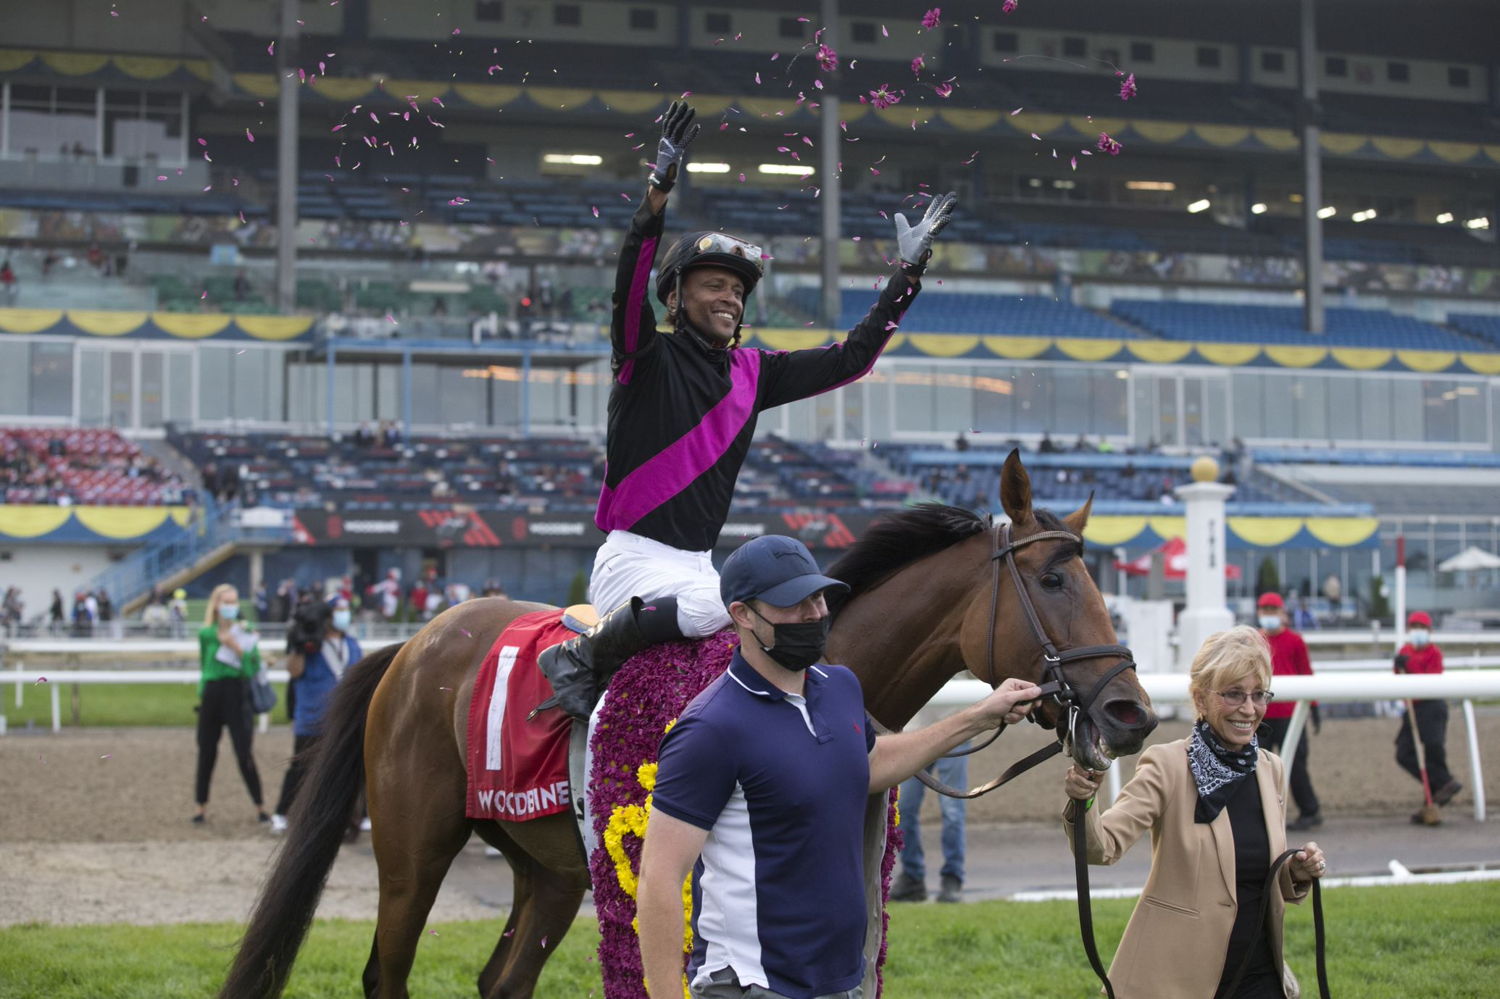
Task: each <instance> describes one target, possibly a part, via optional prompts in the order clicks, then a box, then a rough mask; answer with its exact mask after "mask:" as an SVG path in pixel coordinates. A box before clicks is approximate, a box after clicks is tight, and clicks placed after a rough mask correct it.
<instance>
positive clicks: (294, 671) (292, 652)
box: [271, 594, 362, 835]
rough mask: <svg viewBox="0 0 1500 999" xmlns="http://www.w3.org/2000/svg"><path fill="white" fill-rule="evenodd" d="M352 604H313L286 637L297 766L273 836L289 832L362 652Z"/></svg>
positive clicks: (289, 774) (335, 599) (284, 790)
mask: <svg viewBox="0 0 1500 999" xmlns="http://www.w3.org/2000/svg"><path fill="white" fill-rule="evenodd" d="M350 620H351V611H350V608H349V601H348V599H347V598H345V597H344V596H342V595H339V594H335V595H334V596H332V597H330V598H329V599H328V600H326V601H312V602H309V603H305V604H302V605H301V606H299V607H298V608H297V612H296V614H295V615H294V616H293V617H292V623H291V625H290V626H289V627H288V628H287V634H286V652H287V656H286V671H287V673H288V674H289V675H290V676H291V683H290V684H289V687H290V688H291V689H290V690H289V691H288V697H287V699H288V701H292V700H293V691H295V701H294V702H293V703H294V704H295V707H293V709H292V740H293V741H292V762H291V765H290V766H288V767H287V770H286V777H285V778H284V779H283V780H282V782H281V797H280V799H278V800H277V802H276V811H275V813H274V814H272V816H271V832H272V833H273V834H275V835H280V834H281V833H284V832H286V815H287V812H289V811H291V809H292V800H293V799H294V798H296V796H297V788H298V786H299V785H300V784H301V783H302V778H303V777H304V776H305V775H306V773H307V761H308V756H309V754H310V752H311V750H312V747H313V746H314V745H315V744H316V743H317V741H318V736H319V735H320V734H321V733H322V727H323V711H324V709H326V708H327V706H328V698H329V697H330V696H332V694H333V688H334V686H335V685H336V684H337V683H338V682H339V680H340V679H342V677H343V675H344V670H346V669H348V668H349V664H350V663H354V662H358V661H359V658H360V656H361V655H362V653H361V652H360V648H359V642H358V641H357V640H356V639H355V638H354V636H353V635H350V634H349V623H350Z"/></svg>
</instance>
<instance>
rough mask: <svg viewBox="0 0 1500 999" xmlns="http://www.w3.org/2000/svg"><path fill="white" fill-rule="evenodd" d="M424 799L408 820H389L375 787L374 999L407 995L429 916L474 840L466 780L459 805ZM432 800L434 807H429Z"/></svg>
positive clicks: (370, 987) (368, 986) (369, 973)
mask: <svg viewBox="0 0 1500 999" xmlns="http://www.w3.org/2000/svg"><path fill="white" fill-rule="evenodd" d="M421 797H422V799H423V800H422V801H419V802H417V803H415V804H414V805H413V807H412V808H411V810H410V811H409V812H408V813H406V816H405V818H406V822H405V823H403V822H402V821H401V819H400V818H397V817H396V816H391V817H390V818H389V819H383V818H382V816H381V812H380V810H379V809H378V808H377V805H376V802H377V801H378V800H379V799H378V797H377V795H376V793H375V792H374V791H373V790H372V793H371V802H370V821H371V826H372V828H371V839H372V840H373V841H374V845H375V863H376V866H377V867H378V868H379V871H380V910H379V915H378V916H377V918H376V923H375V946H374V948H373V952H372V954H371V958H372V965H373V966H367V967H366V968H365V975H364V983H365V995H366V996H367V997H369V999H407V991H406V980H407V976H408V975H410V974H411V966H412V961H413V959H414V958H415V957H416V953H417V943H418V942H419V941H420V940H421V938H422V928H423V927H424V926H425V925H426V923H427V914H428V913H429V912H430V911H431V910H432V903H433V902H434V901H435V900H436V899H437V894H438V888H439V887H441V885H442V883H443V877H444V876H445V875H446V874H447V873H448V867H449V865H451V864H452V863H453V858H454V857H456V856H458V852H459V851H460V850H462V849H463V846H464V843H466V842H467V841H468V839H469V823H468V821H467V820H466V819H465V818H464V814H463V785H462V783H460V784H459V787H458V795H457V807H456V808H455V807H454V803H453V801H452V796H451V795H449V796H446V798H445V796H442V795H426V794H424V795H422V796H421ZM429 803H430V804H431V805H432V806H433V807H431V808H427V807H423V806H424V805H426V804H429Z"/></svg>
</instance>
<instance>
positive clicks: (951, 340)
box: [906, 333, 979, 357]
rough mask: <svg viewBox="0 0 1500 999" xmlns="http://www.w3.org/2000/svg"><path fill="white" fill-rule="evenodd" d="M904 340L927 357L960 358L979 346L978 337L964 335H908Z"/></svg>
mask: <svg viewBox="0 0 1500 999" xmlns="http://www.w3.org/2000/svg"><path fill="white" fill-rule="evenodd" d="M906 339H907V341H908V342H909V343H910V344H911V345H912V346H913V347H915V348H917V349H918V350H920V351H921V352H922V353H924V354H926V355H927V356H928V357H962V356H963V355H964V354H967V353H968V352H969V351H971V350H973V349H974V348H975V347H977V346H979V337H977V336H971V335H969V334H966V333H909V334H907V337H906Z"/></svg>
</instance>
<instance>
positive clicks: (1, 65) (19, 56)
mask: <svg viewBox="0 0 1500 999" xmlns="http://www.w3.org/2000/svg"><path fill="white" fill-rule="evenodd" d="M35 59H36V53H35V52H32V51H30V50H28V49H0V73H14V72H15V71H16V70H18V69H20V68H21V67H22V66H28V65H30V64H31V63H32V62H33V61H34V60H35Z"/></svg>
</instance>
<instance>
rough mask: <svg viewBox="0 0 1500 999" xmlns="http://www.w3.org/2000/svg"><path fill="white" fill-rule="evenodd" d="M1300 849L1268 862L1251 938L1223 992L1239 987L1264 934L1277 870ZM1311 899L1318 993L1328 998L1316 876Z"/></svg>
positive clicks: (1230, 992)
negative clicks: (1273, 861)
mask: <svg viewBox="0 0 1500 999" xmlns="http://www.w3.org/2000/svg"><path fill="white" fill-rule="evenodd" d="M1300 849H1301V848H1300V847H1294V848H1292V849H1290V850H1287V851H1286V852H1285V853H1283V854H1282V855H1281V856H1279V857H1277V858H1276V862H1275V863H1273V864H1272V865H1271V871H1270V873H1269V874H1267V875H1266V885H1265V890H1264V891H1262V892H1261V896H1260V919H1259V920H1258V921H1257V922H1256V924H1255V925H1256V931H1255V939H1254V940H1253V941H1252V942H1251V944H1250V949H1249V950H1247V951H1246V952H1245V956H1244V957H1243V958H1242V959H1241V960H1240V966H1239V969H1238V970H1236V971H1235V973H1234V978H1232V979H1231V980H1230V982H1229V988H1227V989H1225V990H1224V992H1223V995H1225V996H1231V997H1232V996H1233V995H1234V994H1235V992H1236V991H1237V990H1238V989H1239V987H1240V980H1241V979H1242V978H1244V977H1245V971H1246V969H1248V968H1249V967H1250V958H1251V957H1253V956H1254V955H1255V949H1256V948H1257V947H1258V946H1260V938H1261V937H1262V936H1264V935H1265V932H1266V913H1267V912H1268V911H1270V906H1271V892H1273V891H1275V890H1276V888H1277V885H1276V879H1277V876H1278V875H1279V874H1280V873H1281V868H1282V867H1283V866H1284V865H1285V864H1286V862H1287V861H1289V860H1291V859H1292V858H1293V857H1295V856H1296V855H1297V851H1298V850H1300ZM1312 899H1313V941H1314V942H1313V951H1314V955H1315V959H1316V961H1317V966H1318V995H1319V996H1320V997H1322V999H1328V956H1327V954H1326V953H1324V947H1325V945H1326V943H1327V940H1326V938H1325V934H1324V931H1323V882H1322V880H1321V879H1319V878H1313V880H1312Z"/></svg>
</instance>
